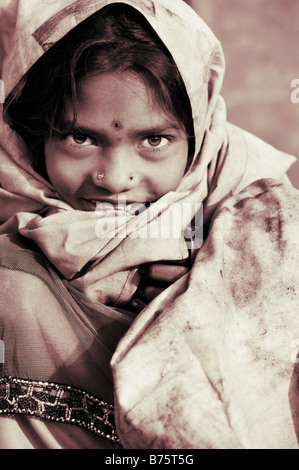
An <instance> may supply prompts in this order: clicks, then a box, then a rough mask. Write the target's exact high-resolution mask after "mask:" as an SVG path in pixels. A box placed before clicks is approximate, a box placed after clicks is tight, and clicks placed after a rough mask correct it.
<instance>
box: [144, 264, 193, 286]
mask: <svg viewBox="0 0 299 470" xmlns="http://www.w3.org/2000/svg"><path fill="white" fill-rule="evenodd" d="M187 272H188V268H187V267H185V266H177V265H166V264H152V265H151V266H149V269H148V277H149V278H151V279H155V280H156V281H161V282H167V283H169V282H175V281H176V280H177V279H179V278H180V277H182V276H184V275H185V274H186V273H187Z"/></svg>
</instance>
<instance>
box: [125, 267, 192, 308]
mask: <svg viewBox="0 0 299 470" xmlns="http://www.w3.org/2000/svg"><path fill="white" fill-rule="evenodd" d="M188 263H189V260H188V259H187V260H182V261H181V260H179V261H174V262H172V261H169V262H167V263H162V262H161V263H148V264H143V265H141V266H140V268H139V272H140V274H141V276H142V279H141V282H140V285H139V287H138V290H137V292H136V294H135V297H134V299H133V301H132V307H133V308H134V310H135V311H138V312H140V311H141V310H142V309H143V308H144V307H145V306H146V305H147V304H148V303H149V302H151V301H152V300H153V299H154V298H155V297H156V296H157V295H159V294H160V293H161V292H162V291H163V290H164V289H166V288H167V287H168V286H169V285H171V284H172V283H174V282H175V281H177V280H178V279H180V278H181V277H182V276H184V275H185V274H186V273H187V272H188V271H189V267H188Z"/></svg>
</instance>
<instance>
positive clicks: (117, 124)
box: [111, 120, 123, 131]
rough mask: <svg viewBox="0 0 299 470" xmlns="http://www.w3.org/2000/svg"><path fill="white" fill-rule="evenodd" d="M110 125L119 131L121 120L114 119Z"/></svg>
mask: <svg viewBox="0 0 299 470" xmlns="http://www.w3.org/2000/svg"><path fill="white" fill-rule="evenodd" d="M111 126H112V127H113V129H115V130H116V131H119V130H121V129H122V128H123V126H122V124H121V122H120V121H119V120H114V121H112V123H111Z"/></svg>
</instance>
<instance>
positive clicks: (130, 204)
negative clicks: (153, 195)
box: [83, 198, 148, 213]
mask: <svg viewBox="0 0 299 470" xmlns="http://www.w3.org/2000/svg"><path fill="white" fill-rule="evenodd" d="M83 202H84V206H85V207H87V208H88V210H93V211H126V212H128V213H136V212H138V213H140V212H143V210H145V209H146V207H147V206H148V203H147V202H137V201H132V200H128V199H126V198H117V199H108V198H101V199H87V198H83Z"/></svg>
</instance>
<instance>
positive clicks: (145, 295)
mask: <svg viewBox="0 0 299 470" xmlns="http://www.w3.org/2000/svg"><path fill="white" fill-rule="evenodd" d="M163 290H165V287H155V286H147V287H145V288H144V289H142V290H140V292H139V297H140V298H141V299H142V300H144V301H146V302H151V301H152V300H153V299H154V298H155V297H157V295H159V294H161V292H162V291H163Z"/></svg>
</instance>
